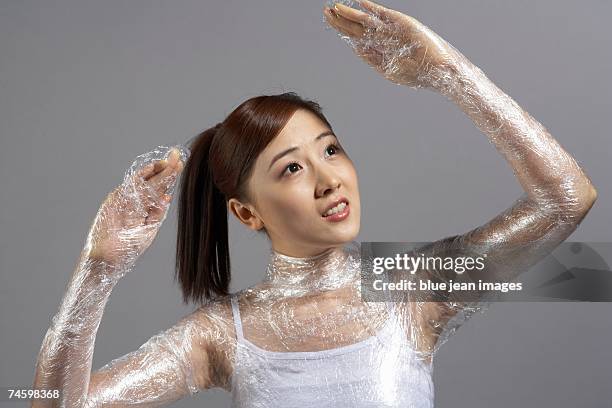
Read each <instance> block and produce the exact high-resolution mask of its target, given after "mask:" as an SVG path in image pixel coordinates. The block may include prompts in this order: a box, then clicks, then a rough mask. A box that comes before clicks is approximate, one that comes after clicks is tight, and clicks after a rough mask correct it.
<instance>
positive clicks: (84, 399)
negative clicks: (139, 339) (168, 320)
mask: <svg viewBox="0 0 612 408" xmlns="http://www.w3.org/2000/svg"><path fill="white" fill-rule="evenodd" d="M166 155H167V158H165V159H161V160H155V159H156V158H159V157H160V156H164V157H165V156H166ZM180 156H181V152H180V151H179V150H176V149H173V150H171V151H170V153H169V154H168V151H167V149H166V148H162V149H158V150H155V151H153V152H150V153H147V154H146V155H143V156H140V157H139V158H138V159H137V161H136V162H135V163H134V165H132V167H131V168H130V170H129V171H128V172H127V173H126V175H125V178H124V181H123V183H122V184H121V185H120V186H118V187H117V188H116V189H114V190H113V191H112V192H111V193H110V194H108V196H107V197H106V199H105V200H104V202H103V203H102V205H101V206H100V209H99V210H98V213H97V215H96V217H95V220H94V222H93V224H92V226H91V228H90V231H89V234H88V236H87V239H86V242H85V246H84V249H83V251H82V252H81V255H80V258H79V261H78V262H77V266H76V268H75V270H74V273H73V275H72V277H71V279H70V282H69V284H68V286H67V289H66V293H65V295H64V297H63V299H62V302H61V305H60V309H59V311H58V312H57V314H56V315H55V316H54V317H53V319H52V322H51V326H50V327H49V329H48V330H47V333H46V335H45V337H44V340H43V344H42V347H41V350H40V352H39V355H38V359H37V366H36V375H35V379H34V388H37V389H43V388H44V389H58V390H59V391H60V398H58V399H48V400H35V401H34V402H33V403H32V406H33V407H42V406H61V407H84V406H90V405H93V406H98V405H105V404H126V405H127V404H130V405H131V404H143V405H148V404H151V405H154V404H162V403H167V402H169V401H172V400H175V399H178V398H180V397H181V396H183V395H186V394H188V393H193V392H195V391H196V390H197V389H198V388H200V387H208V386H209V385H210V377H209V376H208V375H207V372H208V367H209V365H208V364H207V358H208V357H207V356H208V353H207V351H208V350H209V349H210V347H211V339H213V338H212V337H209V336H208V334H209V333H211V332H212V331H213V330H214V327H212V325H211V324H207V320H208V319H206V316H205V314H203V312H202V311H201V310H198V311H196V312H194V313H192V314H191V315H189V316H187V317H185V318H183V319H182V320H181V321H180V322H178V323H177V324H176V325H175V326H173V327H171V328H170V329H168V330H166V331H164V332H161V333H159V334H158V335H156V336H154V337H152V338H151V339H150V340H149V341H147V342H146V343H145V344H144V345H143V346H142V347H140V348H139V349H138V350H136V351H134V352H132V353H130V354H128V355H126V356H124V357H122V358H119V359H117V360H114V361H113V362H111V363H109V364H107V365H106V366H105V367H103V368H102V369H100V370H99V371H97V372H95V373H94V374H93V375H91V376H90V373H91V366H92V358H93V351H94V344H95V338H96V333H97V331H98V327H99V325H100V321H101V319H102V314H103V312H104V308H105V306H106V303H107V301H108V298H109V296H110V295H111V292H112V290H113V288H114V287H115V285H116V284H117V282H118V281H119V280H120V279H121V278H122V277H123V276H124V275H125V274H126V273H128V272H129V271H130V270H131V269H132V267H133V265H134V263H135V262H136V260H137V259H138V258H139V257H140V255H141V254H142V253H143V252H144V251H145V250H146V249H147V248H148V247H149V245H150V244H151V242H152V241H153V239H154V238H155V236H156V235H157V232H158V230H159V227H160V226H161V223H162V222H163V221H164V219H165V217H166V214H167V211H168V207H169V203H170V198H171V192H172V189H173V187H174V182H175V180H176V178H177V176H178V174H179V173H180V171H181V170H182V166H183V164H182V160H181V157H180ZM208 323H210V321H208Z"/></svg>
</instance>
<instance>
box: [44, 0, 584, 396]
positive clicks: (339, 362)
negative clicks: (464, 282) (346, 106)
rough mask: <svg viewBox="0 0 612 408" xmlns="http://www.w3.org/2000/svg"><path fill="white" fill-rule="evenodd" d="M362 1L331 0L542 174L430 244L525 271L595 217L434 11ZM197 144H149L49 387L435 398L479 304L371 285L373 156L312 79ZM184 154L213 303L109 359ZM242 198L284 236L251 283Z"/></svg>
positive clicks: (94, 255)
mask: <svg viewBox="0 0 612 408" xmlns="http://www.w3.org/2000/svg"><path fill="white" fill-rule="evenodd" d="M359 3H360V5H361V6H362V7H363V10H358V9H356V8H351V7H347V6H343V5H336V6H334V8H330V7H325V9H324V13H325V18H326V20H327V22H328V23H329V24H330V25H331V26H332V27H333V28H334V29H336V30H337V31H338V32H339V33H340V34H341V35H342V38H344V39H345V40H347V41H348V42H349V43H350V45H351V46H352V47H353V49H354V50H355V51H356V53H357V54H358V55H359V56H360V57H361V58H363V59H364V60H365V61H366V62H367V63H368V64H370V65H371V66H372V67H374V68H375V69H376V70H377V71H378V72H380V73H381V74H383V75H384V76H385V77H386V78H388V79H389V80H391V81H393V82H395V83H398V84H404V85H408V86H411V87H423V88H427V89H430V90H433V91H436V92H439V93H441V94H442V95H444V96H446V97H448V98H450V99H451V100H452V101H454V102H455V103H456V104H457V105H458V106H459V108H461V109H462V110H463V111H464V112H465V113H466V114H467V115H468V116H469V117H470V118H471V119H472V120H473V121H474V123H475V124H476V125H477V126H478V127H479V128H480V129H481V130H482V131H483V133H484V134H485V135H486V136H487V137H488V138H489V140H490V141H491V142H492V143H493V144H494V145H495V147H496V148H497V149H498V151H499V152H500V153H501V154H502V155H503V157H504V158H505V159H506V160H507V162H508V163H509V164H510V165H511V166H512V168H513V170H514V173H515V174H516V176H517V178H518V181H519V182H520V183H521V185H522V187H523V188H524V191H525V194H524V195H523V196H522V197H521V198H520V199H519V200H517V201H516V202H515V203H514V204H513V205H512V206H511V207H509V208H508V209H507V210H506V211H504V212H503V213H501V214H499V215H498V216H497V217H495V218H493V219H492V220H490V221H489V222H487V223H485V224H484V225H481V226H479V227H477V228H475V229H473V230H471V231H468V232H467V233H465V234H462V235H457V236H452V237H447V238H444V239H442V240H440V241H438V242H435V243H434V244H432V245H429V246H427V247H424V248H422V249H421V250H420V251H419V252H420V253H427V254H438V255H441V254H442V255H451V256H452V255H458V254H461V253H466V252H477V253H479V254H485V255H486V256H487V259H489V260H495V264H497V265H502V266H504V268H500V269H499V270H497V269H496V273H497V272H499V271H500V270H503V274H504V278H512V277H514V276H516V275H517V274H518V273H519V272H520V271H521V270H524V268H525V267H527V266H529V265H532V264H534V263H535V262H537V261H538V260H540V259H541V258H542V256H544V255H545V254H547V253H549V252H550V250H552V249H553V248H555V247H556V246H557V245H558V244H559V243H561V242H562V241H564V240H565V239H566V238H567V237H568V236H569V235H570V234H571V233H572V232H573V231H574V230H575V229H576V227H577V226H578V225H579V223H580V222H581V220H582V219H583V218H584V216H585V215H586V214H587V212H588V211H589V209H590V208H591V206H592V205H593V203H594V201H595V199H596V192H595V189H594V188H593V186H592V184H591V182H590V180H589V178H588V177H587V176H586V175H585V174H584V172H583V171H582V169H581V168H580V166H579V165H578V164H577V163H576V161H575V160H574V159H573V158H572V157H571V156H570V155H569V154H568V153H567V152H566V151H565V150H564V149H563V148H562V147H561V146H560V145H559V143H557V141H556V140H555V139H554V138H553V137H552V136H551V135H550V134H549V133H548V132H547V131H546V129H545V128H544V127H543V126H542V125H541V124H540V123H538V122H537V121H536V120H535V119H533V118H532V117H531V116H530V115H529V114H528V113H527V112H525V111H523V110H522V109H521V108H520V107H519V106H518V105H517V104H516V103H515V102H514V101H513V100H512V99H511V98H510V97H509V96H508V95H506V94H504V93H503V92H502V91H501V90H500V89H499V88H497V87H496V86H495V85H494V84H493V83H492V82H491V81H490V80H489V79H488V78H487V77H486V76H485V75H484V73H482V71H480V70H479V69H478V68H477V67H475V66H474V65H473V64H472V63H470V62H469V61H468V60H467V59H466V58H465V57H464V56H463V55H462V54H461V53H459V51H457V50H456V49H455V48H453V47H452V46H450V45H449V44H448V43H447V42H446V41H444V40H443V39H442V38H440V37H439V36H437V35H436V34H435V33H433V32H432V31H431V30H430V29H429V28H427V27H426V26H424V25H423V24H421V23H420V22H418V21H417V20H415V19H414V18H412V17H409V16H407V15H404V14H402V13H400V12H397V11H394V10H390V9H388V8H384V7H382V6H380V5H377V4H375V3H372V2H370V1H367V0H360V1H359ZM190 148H191V151H190V152H189V156H188V159H187V155H186V154H185V152H184V151H183V152H182V151H181V150H180V148H179V149H177V150H172V151H171V152H170V153H169V155H168V157H167V159H164V160H152V161H151V160H150V159H151V156H145V157H144V158H141V160H139V161H137V162H136V165H135V166H134V167H133V170H130V171H129V172H128V173H127V175H126V178H125V180H124V182H123V183H122V184H121V185H120V186H119V187H118V188H117V189H115V190H114V191H113V192H111V193H110V194H109V195H108V197H107V199H106V200H105V201H104V202H103V204H102V206H101V208H100V211H99V212H98V215H97V217H96V219H95V220H94V223H93V225H92V228H91V230H90V233H89V235H88V237H87V240H86V244H85V248H84V250H83V252H82V254H81V257H80V259H79V262H78V265H77V267H76V269H75V272H74V275H73V277H72V279H71V281H70V283H69V286H68V289H67V293H66V295H65V297H64V300H63V302H62V305H61V308H60V311H59V312H58V313H57V315H56V316H55V317H54V319H53V321H52V324H51V327H50V328H49V330H48V332H47V335H46V337H45V339H44V342H43V345H42V348H41V352H40V354H39V357H38V365H37V371H36V378H35V384H34V385H35V387H37V388H52V389H60V390H61V397H60V399H59V400H46V401H45V400H37V401H35V402H34V403H33V404H32V405H33V406H43V405H45V404H48V405H57V404H60V405H61V406H66V407H71V406H75V407H77V406H78V407H81V406H104V405H113V406H114V405H120V406H122V405H132V404H133V405H141V406H156V405H163V404H166V403H169V402H172V401H176V400H178V399H180V398H182V397H184V396H187V395H191V394H193V393H196V392H198V391H200V390H205V389H209V388H213V387H220V388H223V389H226V390H228V391H230V392H231V393H232V396H233V406H241V407H247V406H248V407H276V406H283V407H305V406H309V407H310V406H319V407H340V406H342V407H345V406H350V407H366V406H367V407H381V406H385V407H392V406H393V407H394V406H398V407H399V406H402V407H405V406H411V407H431V406H433V384H432V356H433V355H434V354H435V351H436V350H437V349H438V348H439V346H440V344H441V343H442V342H443V340H444V337H442V336H441V334H442V333H443V330H444V329H445V328H446V329H448V327H449V321H450V319H451V318H453V317H457V316H459V312H462V313H465V311H466V310H467V308H468V307H470V304H468V303H462V302H458V301H456V299H451V298H450V297H449V298H447V299H441V300H440V301H435V302H414V301H409V300H410V299H404V300H407V301H403V302H401V301H399V302H397V301H396V302H391V301H383V302H365V301H363V300H362V298H361V292H360V264H361V258H360V248H359V244H358V243H357V242H355V241H354V239H355V237H356V236H357V234H358V231H359V227H360V201H359V199H360V197H359V187H358V182H357V173H356V171H355V167H354V166H353V163H352V161H351V160H350V158H349V156H348V154H347V152H346V151H345V150H344V149H343V148H342V146H341V144H340V141H339V140H338V138H337V135H336V134H335V133H334V131H333V128H332V126H331V124H330V123H329V122H328V120H327V119H326V118H325V116H324V115H323V114H322V112H321V109H320V107H319V105H318V104H317V103H315V102H313V101H308V100H304V99H302V98H300V97H299V96H297V95H296V94H294V93H285V94H281V95H267V96H259V97H255V98H251V99H249V100H247V101H245V102H243V103H242V104H241V105H240V106H238V107H237V108H236V109H235V110H234V111H233V112H231V113H230V114H229V115H228V116H227V117H226V118H225V119H224V120H223V121H222V122H220V123H218V124H217V125H216V126H214V127H213V128H210V129H208V130H206V131H204V132H202V133H201V134H200V135H198V136H197V138H196V139H195V140H194V141H193V143H192V144H191V146H190ZM162 153H165V152H162ZM156 154H157V155H158V154H159V152H157V153H156ZM181 154H182V156H181ZM153 158H156V156H155V157H153ZM142 159H144V161H145V162H146V164H144V165H141V164H142V161H143V160H142ZM184 162H185V164H184ZM183 165H184V169H183ZM181 172H182V178H181V180H182V181H181V186H180V202H179V218H178V220H179V230H178V240H177V265H176V266H177V276H178V279H179V281H180V284H181V287H182V290H183V294H184V299H185V300H186V301H187V300H190V299H191V300H194V301H196V302H197V303H199V305H198V308H197V309H196V310H195V311H194V312H192V313H191V314H189V315H187V316H185V317H184V318H183V319H181V320H180V321H179V322H177V323H176V324H175V325H174V326H172V327H170V328H169V329H167V330H165V331H162V332H160V333H158V334H157V335H155V336H153V337H152V338H151V339H149V340H148V341H147V342H146V343H145V344H143V345H142V346H141V347H140V348H139V349H138V350H136V351H133V352H131V353H129V354H127V355H125V356H123V357H121V358H118V359H116V360H113V361H111V362H109V363H108V364H107V365H105V366H104V367H102V368H100V369H99V370H97V371H94V372H93V373H92V372H91V365H92V355H93V347H94V341H95V336H96V332H97V329H98V326H99V323H100V319H101V317H102V313H103V311H104V307H105V304H106V301H107V300H108V297H109V296H110V293H111V291H112V289H113V288H114V286H115V285H116V283H117V282H118V281H119V280H120V278H121V277H122V276H124V275H125V273H127V272H128V271H129V270H130V269H131V268H132V266H133V264H134V262H135V261H136V259H138V257H139V256H140V255H141V254H142V253H143V252H144V251H145V250H146V248H147V247H148V246H149V245H150V243H151V241H152V240H153V238H154V237H155V235H156V233H157V231H158V228H159V226H160V224H161V223H162V222H163V220H164V219H165V216H166V212H167V209H168V205H169V202H170V198H171V192H172V190H173V186H174V182H175V179H176V177H177V176H178V174H179V173H181ZM228 210H229V211H230V212H231V213H232V214H233V216H235V217H236V218H237V219H238V220H239V221H240V222H241V223H242V224H244V225H245V226H246V227H247V228H250V229H252V230H254V231H260V232H262V233H264V234H265V235H266V236H267V237H268V238H269V241H270V243H271V250H270V254H269V256H270V257H269V264H268V268H267V273H266V277H265V279H264V280H263V281H262V282H261V283H259V284H257V285H255V286H253V287H250V288H248V289H245V290H242V291H239V292H238V293H234V294H230V293H229V283H230V258H229V250H228V237H227V218H228ZM422 272H424V273H430V274H434V273H436V271H431V270H423V271H422ZM491 272H492V268H485V269H484V270H483V271H481V274H480V275H477V274H475V273H473V274H472V273H470V274H468V275H469V277H470V278H471V279H472V280H474V279H478V278H483V277H487V276H488V274H490V273H491ZM445 332H446V331H445Z"/></svg>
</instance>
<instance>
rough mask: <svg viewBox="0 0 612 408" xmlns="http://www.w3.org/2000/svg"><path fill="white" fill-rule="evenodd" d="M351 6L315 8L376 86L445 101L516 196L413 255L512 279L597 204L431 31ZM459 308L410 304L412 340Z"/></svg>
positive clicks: (584, 182)
mask: <svg viewBox="0 0 612 408" xmlns="http://www.w3.org/2000/svg"><path fill="white" fill-rule="evenodd" d="M359 3H360V4H361V5H362V6H363V8H364V10H365V11H366V12H363V11H360V10H356V9H353V8H351V7H347V6H343V5H338V6H337V7H336V9H335V11H332V10H330V9H326V10H325V15H326V18H327V21H328V22H329V24H330V25H332V26H333V27H334V28H336V29H337V30H338V31H339V32H340V33H342V34H343V35H344V37H343V38H344V39H346V40H347V41H348V42H349V43H350V45H351V46H352V47H353V49H354V50H355V52H356V53H357V54H358V55H359V56H360V57H361V58H362V59H364V60H365V61H366V62H367V63H368V64H370V65H371V66H372V67H374V68H375V69H376V70H377V71H378V72H379V73H381V74H382V75H384V76H385V78H387V79H389V80H390V81H392V82H394V83H397V84H402V85H407V86H410V87H415V88H426V89H430V90H433V91H435V92H438V93H440V94H442V95H444V96H446V97H447V98H448V99H450V100H451V101H453V102H454V103H455V104H456V105H457V106H458V107H459V108H460V109H461V110H462V111H463V112H465V114H466V115H467V116H468V117H470V119H472V120H473V122H474V124H475V125H476V126H477V127H478V128H479V129H480V130H481V131H482V132H483V133H484V134H485V135H486V136H487V138H488V140H489V141H490V142H491V143H493V144H494V146H495V148H496V149H497V150H498V152H499V153H500V154H501V155H502V156H503V157H504V159H505V160H506V161H507V162H508V163H509V165H510V166H511V167H512V169H513V172H514V174H515V175H516V177H517V179H518V181H519V183H520V184H521V186H522V187H523V190H524V194H523V195H522V196H521V197H519V198H518V199H517V200H516V201H515V202H514V203H513V205H511V206H510V207H509V208H508V209H507V210H505V211H504V212H502V213H501V214H499V215H498V216H496V217H494V218H493V219H492V220H490V221H488V222H487V223H485V224H484V225H481V226H479V227H477V228H475V229H473V230H471V231H468V232H467V233H465V234H462V235H456V236H452V237H447V238H444V239H442V240H440V241H437V242H435V243H433V244H430V245H428V246H426V247H424V248H420V249H418V250H416V251H415V254H419V255H420V254H424V255H427V256H440V257H446V256H450V257H453V256H458V255H461V254H478V255H481V256H486V259H487V262H486V264H487V265H493V266H492V267H490V268H485V269H484V270H482V271H480V272H469V273H467V274H468V275H469V277H470V279H471V280H472V281H477V280H478V279H481V278H482V279H487V278H488V280H491V279H492V278H493V279H495V280H498V281H508V280H511V279H512V278H515V277H516V276H517V275H518V274H520V273H521V272H523V271H525V270H526V268H528V267H529V266H531V265H534V264H535V263H537V262H538V261H540V260H541V259H542V258H543V257H544V256H546V255H547V254H549V253H550V252H551V251H552V250H553V249H554V248H555V247H556V246H558V245H559V244H560V243H561V242H563V241H564V240H565V239H566V238H567V237H568V236H569V235H570V234H571V233H572V232H573V231H574V230H575V229H576V228H577V226H578V225H579V224H580V222H581V221H582V219H583V218H584V217H585V215H586V214H587V213H588V211H589V210H590V208H591V207H592V205H593V203H594V202H595V200H596V197H597V193H596V190H595V188H594V187H593V185H592V183H591V181H590V179H589V177H587V175H586V174H585V173H584V171H583V170H582V168H581V167H580V166H579V165H578V163H577V162H576V160H575V159H574V158H573V157H572V156H571V155H570V154H569V153H568V152H567V151H565V150H564V149H563V148H562V147H561V145H560V144H559V143H558V142H557V141H556V140H555V139H554V138H553V137H552V136H551V135H550V133H548V131H547V130H546V129H545V128H544V126H542V124H540V123H539V122H538V121H537V120H535V119H534V118H533V117H531V116H530V115H529V113H527V112H526V111H524V110H523V109H522V108H521V107H520V106H519V105H518V104H517V103H516V102H515V101H514V100H513V99H512V98H510V96H508V95H507V94H505V93H504V92H503V91H502V90H501V89H499V88H498V87H497V86H496V85H495V84H494V83H493V82H491V81H490V80H489V79H488V78H487V77H486V75H485V74H484V73H483V72H482V71H481V70H480V69H479V68H478V67H476V66H475V65H474V64H472V63H471V62H470V61H469V60H468V59H467V58H466V57H465V56H464V55H463V54H461V53H460V52H459V51H457V50H456V49H455V48H454V47H452V46H451V45H450V44H449V43H447V42H446V41H445V40H444V39H442V38H441V37H439V36H438V35H437V34H436V33H434V32H433V31H432V30H431V29H429V28H428V27H427V26H425V25H424V24H422V23H421V22H419V21H418V20H416V19H414V18H413V17H410V16H407V15H405V14H402V13H400V12H398V11H395V10H391V9H388V8H385V7H383V6H381V5H379V4H376V3H373V2H371V1H368V0H359ZM427 272H430V273H436V272H437V271H427ZM417 273H418V272H417ZM493 275H495V276H493ZM464 306H465V304H464V303H462V302H460V301H457V299H450V296H449V299H448V300H447V301H444V302H427V303H423V304H421V303H412V304H411V305H410V307H408V308H406V310H407V313H409V314H412V315H415V316H416V315H418V316H419V319H420V324H419V326H420V327H425V328H428V329H429V332H428V333H425V336H422V337H423V338H429V339H432V338H434V339H435V338H436V336H437V335H439V334H440V333H441V331H442V329H443V328H444V326H445V325H446V323H447V322H448V320H449V319H450V318H452V317H453V316H454V315H455V314H456V313H457V312H459V311H462V310H463V308H464ZM419 308H420V310H416V309H419ZM410 320H411V321H413V322H415V321H417V319H410ZM413 335H414V331H413ZM414 336H415V337H420V336H419V335H414ZM440 344H441V342H437V343H432V344H430V346H431V347H432V348H433V347H434V346H435V347H436V348H437V347H439V346H440Z"/></svg>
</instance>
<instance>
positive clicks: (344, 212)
mask: <svg viewBox="0 0 612 408" xmlns="http://www.w3.org/2000/svg"><path fill="white" fill-rule="evenodd" d="M350 212H351V210H350V206H349V204H348V203H346V206H345V207H344V209H343V210H342V211H340V212H337V213H335V214H332V215H328V216H327V217H325V216H323V219H324V220H325V221H330V222H339V221H342V220H344V219H346V217H348V215H349V213H350Z"/></svg>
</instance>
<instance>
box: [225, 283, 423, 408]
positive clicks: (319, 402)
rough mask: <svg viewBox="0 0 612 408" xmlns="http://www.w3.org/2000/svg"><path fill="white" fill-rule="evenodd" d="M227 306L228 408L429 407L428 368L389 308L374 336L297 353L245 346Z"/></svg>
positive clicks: (237, 322)
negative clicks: (233, 344) (232, 337)
mask: <svg viewBox="0 0 612 408" xmlns="http://www.w3.org/2000/svg"><path fill="white" fill-rule="evenodd" d="M231 303H232V313H233V316H234V325H235V327H236V335H237V348H236V354H235V359H234V373H233V375H232V407H234V408H243V407H244V408H246V407H249V408H260V407H261V408H263V407H267V408H270V407H293V408H301V407H316V408H326V407H330V408H331V407H334V408H336V407H351V408H362V407H363V408H365V407H402V408H432V407H433V402H434V386H433V378H432V375H433V365H432V364H427V363H425V362H423V361H422V360H420V359H418V358H417V356H416V352H415V351H414V350H413V349H412V348H411V347H410V346H409V344H408V340H407V338H406V335H405V333H404V331H403V329H402V327H401V325H400V323H399V322H398V321H397V319H396V315H395V312H394V310H393V303H392V302H387V307H388V310H389V318H388V319H387V322H386V323H385V324H384V326H383V327H382V329H380V330H379V332H378V333H376V335H374V336H372V337H369V338H367V339H365V340H362V341H360V342H358V343H354V344H350V345H348V346H343V347H338V348H334V349H328V350H322V351H297V352H284V351H279V352H277V351H269V350H264V349H262V348H260V347H258V346H257V345H255V344H254V343H252V342H250V341H249V340H247V339H246V338H245V337H244V333H243V330H242V322H241V319H240V310H239V307H238V302H237V299H236V297H235V296H234V295H232V296H231Z"/></svg>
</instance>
